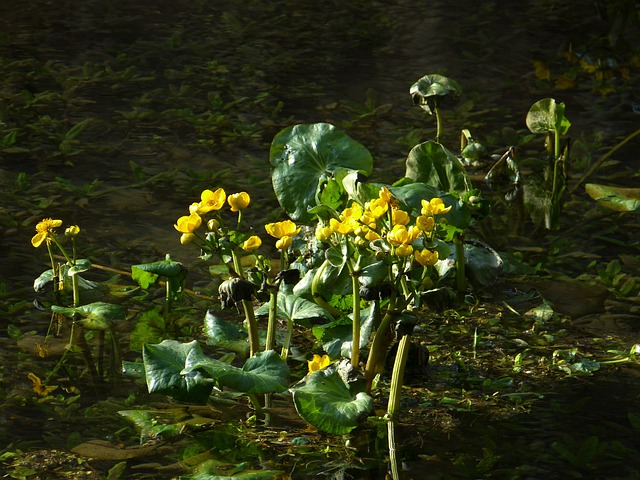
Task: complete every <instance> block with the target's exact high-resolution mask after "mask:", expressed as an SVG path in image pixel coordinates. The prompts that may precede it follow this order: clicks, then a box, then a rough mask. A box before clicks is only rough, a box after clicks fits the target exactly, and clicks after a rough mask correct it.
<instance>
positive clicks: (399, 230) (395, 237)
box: [387, 224, 421, 247]
mask: <svg viewBox="0 0 640 480" xmlns="http://www.w3.org/2000/svg"><path fill="white" fill-rule="evenodd" d="M420 233H421V232H420V230H418V229H417V228H414V227H413V226H411V227H409V228H407V227H405V226H404V225H402V224H399V225H394V226H393V228H392V229H391V231H390V232H389V233H387V240H389V243H390V244H391V245H393V246H394V247H397V246H398V245H409V244H411V242H413V241H414V240H415V239H416V238H418V236H419V235H420Z"/></svg>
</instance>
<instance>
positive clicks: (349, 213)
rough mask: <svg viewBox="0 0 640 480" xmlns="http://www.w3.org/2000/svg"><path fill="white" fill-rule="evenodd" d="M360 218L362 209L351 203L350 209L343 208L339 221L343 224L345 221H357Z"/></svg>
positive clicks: (358, 205)
mask: <svg viewBox="0 0 640 480" xmlns="http://www.w3.org/2000/svg"><path fill="white" fill-rule="evenodd" d="M360 217H362V207H361V206H360V204H358V203H356V202H353V203H352V204H351V206H350V207H348V208H345V209H344V210H343V211H342V213H341V214H340V220H341V221H343V222H344V221H345V220H347V219H353V220H355V221H358V220H360Z"/></svg>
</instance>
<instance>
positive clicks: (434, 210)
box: [420, 197, 451, 216]
mask: <svg viewBox="0 0 640 480" xmlns="http://www.w3.org/2000/svg"><path fill="white" fill-rule="evenodd" d="M449 210H451V206H448V207H445V206H444V202H443V201H442V199H441V198H440V197H434V198H432V199H431V200H429V201H426V200H422V211H421V212H420V213H422V215H426V216H434V215H441V214H444V213H447V212H448V211H449Z"/></svg>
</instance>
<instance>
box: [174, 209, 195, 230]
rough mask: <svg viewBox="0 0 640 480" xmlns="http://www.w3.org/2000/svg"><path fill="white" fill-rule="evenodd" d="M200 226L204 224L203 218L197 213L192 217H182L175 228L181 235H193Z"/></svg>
mask: <svg viewBox="0 0 640 480" xmlns="http://www.w3.org/2000/svg"><path fill="white" fill-rule="evenodd" d="M200 224H202V217H201V216H200V215H198V214H197V213H192V214H191V215H185V216H184V217H180V218H179V219H178V221H177V222H176V224H175V225H174V227H175V229H176V230H177V231H179V232H180V233H193V232H195V231H196V230H197V229H198V227H199V226H200Z"/></svg>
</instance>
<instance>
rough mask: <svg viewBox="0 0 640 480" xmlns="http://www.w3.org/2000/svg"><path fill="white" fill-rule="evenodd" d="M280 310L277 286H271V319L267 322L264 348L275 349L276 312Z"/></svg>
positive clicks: (266, 349)
mask: <svg viewBox="0 0 640 480" xmlns="http://www.w3.org/2000/svg"><path fill="white" fill-rule="evenodd" d="M277 311H278V292H277V291H276V287H270V288H269V321H268V323H267V340H266V343H265V346H264V350H265V352H266V351H269V350H273V349H274V348H275V346H276V312H277Z"/></svg>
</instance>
